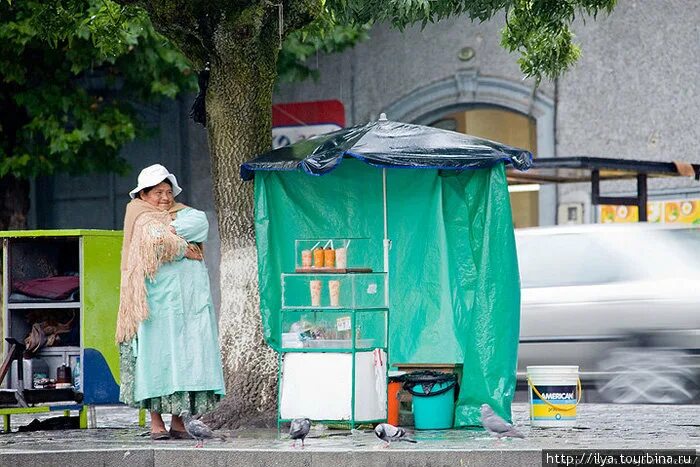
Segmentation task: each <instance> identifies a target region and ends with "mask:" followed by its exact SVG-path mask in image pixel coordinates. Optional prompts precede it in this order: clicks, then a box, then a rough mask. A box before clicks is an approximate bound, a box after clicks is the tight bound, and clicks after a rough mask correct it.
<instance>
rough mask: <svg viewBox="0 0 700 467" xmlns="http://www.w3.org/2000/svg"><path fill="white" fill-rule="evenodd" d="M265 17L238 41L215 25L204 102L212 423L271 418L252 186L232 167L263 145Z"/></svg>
mask: <svg viewBox="0 0 700 467" xmlns="http://www.w3.org/2000/svg"><path fill="white" fill-rule="evenodd" d="M274 27H275V25H274V24H273V22H272V21H270V24H266V25H264V26H263V28H262V30H261V34H260V35H259V36H258V37H254V38H250V39H248V40H241V38H240V36H238V37H236V36H234V34H233V31H231V34H230V35H229V34H228V32H229V31H225V30H224V31H222V30H219V31H218V34H217V36H216V41H217V54H216V58H214V59H213V60H212V64H211V73H210V78H209V87H208V89H207V97H206V108H207V122H208V123H207V124H208V130H209V146H210V153H211V158H212V177H213V182H214V183H213V184H214V199H215V204H216V209H217V217H218V222H219V233H220V236H221V264H220V274H221V290H222V292H223V293H222V300H221V313H220V319H219V333H220V339H221V349H222V357H223V364H224V376H225V379H226V388H227V391H228V395H227V397H226V399H225V400H224V402H223V403H222V404H221V405H220V406H219V408H218V409H217V410H215V411H214V412H213V413H212V414H209V415H208V416H207V422H208V423H210V424H212V425H213V426H214V427H222V426H223V427H228V428H235V427H238V426H240V425H242V424H245V425H247V426H251V425H258V426H260V425H263V426H265V425H267V426H270V425H272V424H274V420H275V409H276V403H277V357H276V353H275V352H274V351H273V350H272V349H271V348H270V347H269V346H268V345H267V344H266V343H265V340H264V337H263V331H262V322H261V317H260V307H259V304H260V299H259V295H258V276H257V271H258V268H257V255H256V250H255V229H254V212H253V184H252V183H250V182H246V183H244V182H242V181H241V179H240V175H239V170H240V165H241V164H242V163H243V162H245V161H246V160H248V159H250V158H252V157H255V156H256V155H258V154H260V153H262V152H265V151H266V150H268V149H269V147H270V145H271V120H272V115H271V114H272V92H273V87H274V82H275V62H276V60H277V53H278V41H276V40H275V39H276V37H275V36H276V35H275V34H274Z"/></svg>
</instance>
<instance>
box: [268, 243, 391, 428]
mask: <svg viewBox="0 0 700 467" xmlns="http://www.w3.org/2000/svg"><path fill="white" fill-rule="evenodd" d="M370 252H371V248H370V242H369V239H359V238H353V239H349V238H341V239H339V238H333V239H304V240H297V241H296V242H295V255H296V261H295V269H294V271H295V272H289V273H283V274H281V287H282V290H281V291H282V294H281V295H282V296H281V304H280V305H281V306H280V321H279V326H280V327H279V329H280V334H279V338H280V339H279V342H280V347H279V351H280V354H279V355H280V375H279V379H280V380H279V388H280V391H279V401H278V402H279V404H278V407H279V413H278V422H279V423H282V422H287V421H289V420H291V419H293V418H298V417H307V418H310V419H311V420H314V421H325V422H329V421H330V422H336V423H339V424H346V425H348V426H350V427H354V426H357V425H359V424H361V423H371V422H375V423H376V422H380V421H386V414H387V407H386V391H385V390H386V380H387V354H388V329H389V303H388V289H387V274H386V273H385V272H376V271H377V269H378V268H376V267H370V266H372V265H375V266H376V262H373V260H376V258H371V257H369V256H368V255H369V254H370ZM319 380H323V381H324V384H321V385H319V384H317V383H318V381H319ZM381 388H384V389H383V390H382V389H381Z"/></svg>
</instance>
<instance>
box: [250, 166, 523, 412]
mask: <svg viewBox="0 0 700 467" xmlns="http://www.w3.org/2000/svg"><path fill="white" fill-rule="evenodd" d="M255 201H256V203H255V219H256V225H255V228H256V236H257V249H258V274H259V280H260V310H261V313H262V321H263V326H264V332H265V338H266V340H267V342H268V343H269V344H270V345H271V346H272V347H273V348H276V349H277V348H279V344H280V334H279V333H280V319H279V309H280V305H281V292H282V291H281V280H280V274H281V273H283V272H293V271H294V267H295V248H294V241H295V239H301V238H324V237H325V238H330V237H335V238H337V237H367V238H369V239H370V241H369V244H368V245H367V247H366V251H365V252H364V254H365V256H364V260H365V261H364V264H363V266H369V267H372V268H373V269H374V270H375V271H381V270H382V268H383V256H382V251H383V250H382V240H383V235H384V233H383V232H384V231H383V228H384V227H383V214H382V170H381V169H378V168H375V167H371V166H369V165H367V164H364V163H362V162H360V161H357V160H354V159H348V160H344V161H343V163H342V164H341V165H340V166H339V167H338V168H337V169H336V170H334V171H333V172H331V173H329V174H326V175H324V176H321V177H317V176H310V175H308V174H306V173H303V172H301V171H289V172H284V171H257V172H256V173H255ZM387 206H388V226H389V229H388V231H389V238H390V239H391V241H392V249H391V252H390V278H389V287H390V312H389V313H390V319H389V323H390V326H389V361H390V363H391V364H393V363H457V364H462V365H463V377H462V381H461V382H460V393H459V400H458V402H457V408H456V412H455V426H473V425H479V424H480V422H479V418H480V414H479V406H480V405H481V404H482V403H489V404H490V405H491V406H492V407H493V408H494V409H495V410H496V411H497V412H498V413H500V414H501V415H502V416H504V417H505V418H507V419H510V403H511V401H512V398H513V393H514V390H515V368H516V360H517V348H518V336H519V326H520V285H519V276H518V265H517V257H516V250H515V239H514V234H513V224H512V216H511V210H510V199H509V195H508V187H507V182H506V176H505V169H504V166H503V164H497V165H495V166H494V167H492V168H486V169H479V170H467V171H463V172H454V171H438V170H415V169H408V170H401V169H387ZM285 331H286V330H285Z"/></svg>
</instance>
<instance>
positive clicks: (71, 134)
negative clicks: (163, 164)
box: [0, 0, 196, 178]
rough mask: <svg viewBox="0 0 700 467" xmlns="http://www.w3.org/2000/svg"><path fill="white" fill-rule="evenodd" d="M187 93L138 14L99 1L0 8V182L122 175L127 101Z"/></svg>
mask: <svg viewBox="0 0 700 467" xmlns="http://www.w3.org/2000/svg"><path fill="white" fill-rule="evenodd" d="M195 87H196V79H195V76H194V74H193V73H192V72H191V70H190V67H189V65H188V63H187V61H186V60H185V58H184V57H183V56H182V55H181V54H180V53H179V52H177V51H176V50H175V49H174V48H173V47H172V46H171V45H169V43H168V42H167V40H166V39H164V38H163V37H162V36H160V35H158V34H157V33H156V32H155V31H154V30H153V27H152V26H151V23H150V21H149V20H148V18H147V16H146V15H145V13H143V12H142V11H140V10H136V9H125V8H124V7H122V6H120V5H117V4H116V3H113V2H111V1H109V0H63V1H52V2H43V1H31V0H23V1H21V2H20V1H13V2H5V1H3V2H1V3H0V108H2V113H0V177H2V176H5V175H7V174H11V175H13V176H15V177H20V178H24V177H31V176H36V175H46V174H51V173H54V172H68V173H73V174H77V173H87V172H92V171H117V172H123V171H125V170H126V169H127V164H126V162H125V161H124V160H123V159H122V158H121V157H120V156H119V150H120V149H121V147H122V146H123V145H124V144H126V143H128V142H130V141H133V140H134V139H135V138H136V137H137V136H139V135H143V134H145V133H146V132H147V129H146V128H145V127H144V124H143V122H142V121H141V120H140V118H139V116H138V114H137V112H136V111H135V109H134V105H133V104H132V102H149V101H151V102H153V101H156V100H158V99H162V98H173V97H175V96H176V95H177V94H178V93H179V92H181V91H183V90H191V89H195Z"/></svg>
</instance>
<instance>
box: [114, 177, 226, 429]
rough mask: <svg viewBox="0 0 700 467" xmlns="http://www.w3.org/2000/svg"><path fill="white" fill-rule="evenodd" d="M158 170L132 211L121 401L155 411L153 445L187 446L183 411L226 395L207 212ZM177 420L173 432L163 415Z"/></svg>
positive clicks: (123, 302)
mask: <svg viewBox="0 0 700 467" xmlns="http://www.w3.org/2000/svg"><path fill="white" fill-rule="evenodd" d="M181 191H182V189H181V188H180V186H179V185H178V184H177V179H176V178H175V176H174V175H173V174H171V173H170V172H168V170H167V169H166V168H165V167H163V166H162V165H160V164H155V165H152V166H149V167H146V168H145V169H143V170H142V171H141V173H140V174H139V177H138V185H137V186H136V188H134V189H133V190H131V192H130V193H129V195H130V196H131V198H132V201H131V202H130V203H129V204H128V205H127V207H126V215H125V218H124V244H123V247H122V263H121V274H122V276H121V298H120V303H119V315H118V318H117V341H118V342H119V343H120V367H121V388H120V400H121V401H122V402H124V403H126V404H128V405H131V406H133V407H137V408H144V409H147V410H150V411H151V438H152V439H154V440H156V439H168V438H189V436H188V435H187V433H185V427H184V425H183V422H182V419H181V418H180V417H179V416H178V415H179V414H180V413H181V412H183V411H188V412H190V413H191V414H202V413H205V412H208V411H211V410H212V409H213V408H214V407H215V405H216V403H217V402H218V401H219V399H220V398H221V397H222V396H223V395H224V381H223V372H222V368H221V355H220V353H219V344H218V333H217V326H216V315H215V311H214V306H213V304H212V300H211V290H210V287H209V276H208V274H207V269H206V266H205V265H204V262H203V254H202V249H201V244H202V242H204V241H205V240H206V238H207V233H208V230H209V224H208V222H207V218H206V215H205V214H204V213H203V212H202V211H198V210H196V209H192V208H189V207H187V206H185V205H184V204H181V203H176V202H175V196H177V195H178V194H180V192H181ZM163 413H170V414H173V417H172V422H171V426H170V431H169V432H168V431H167V430H166V428H165V425H164V423H163V419H162V417H161V414H163Z"/></svg>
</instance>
